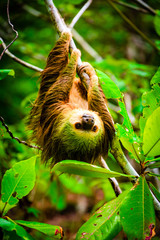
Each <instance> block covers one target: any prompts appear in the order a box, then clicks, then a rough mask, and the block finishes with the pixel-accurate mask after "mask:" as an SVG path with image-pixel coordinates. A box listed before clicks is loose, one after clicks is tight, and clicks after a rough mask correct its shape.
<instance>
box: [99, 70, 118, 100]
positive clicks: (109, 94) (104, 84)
mask: <svg viewBox="0 0 160 240" xmlns="http://www.w3.org/2000/svg"><path fill="white" fill-rule="evenodd" d="M96 73H97V76H98V78H99V81H100V85H101V88H102V90H103V92H104V94H105V96H106V98H121V97H122V94H121V92H120V90H119V88H118V87H117V85H116V84H115V83H114V82H113V80H112V79H110V77H109V76H107V75H106V74H105V73H103V72H101V71H99V70H96Z"/></svg>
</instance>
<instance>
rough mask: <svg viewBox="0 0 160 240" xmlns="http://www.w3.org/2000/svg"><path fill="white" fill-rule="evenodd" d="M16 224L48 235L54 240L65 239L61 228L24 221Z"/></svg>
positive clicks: (18, 221)
mask: <svg viewBox="0 0 160 240" xmlns="http://www.w3.org/2000/svg"><path fill="white" fill-rule="evenodd" d="M15 222H16V223H18V224H20V225H22V226H25V227H28V228H33V229H35V230H38V231H40V232H42V233H44V234H46V235H47V236H50V237H52V239H62V237H63V230H62V228H61V227H59V226H54V225H50V224H47V223H39V222H30V221H23V220H17V221H15Z"/></svg>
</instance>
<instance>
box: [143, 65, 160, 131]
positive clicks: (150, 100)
mask: <svg viewBox="0 0 160 240" xmlns="http://www.w3.org/2000/svg"><path fill="white" fill-rule="evenodd" d="M159 83H160V67H159V69H158V70H157V72H156V73H155V75H154V76H153V78H152V79H151V82H150V84H151V91H149V92H145V93H144V94H143V96H142V105H143V116H142V117H141V118H140V122H139V123H140V130H141V135H143V131H144V127H145V124H146V121H147V119H148V117H149V116H150V115H151V114H152V113H153V111H154V110H155V109H157V108H158V107H160V87H159Z"/></svg>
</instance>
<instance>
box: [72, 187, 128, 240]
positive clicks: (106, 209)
mask: <svg viewBox="0 0 160 240" xmlns="http://www.w3.org/2000/svg"><path fill="white" fill-rule="evenodd" d="M127 193H128V191H126V192H123V193H122V194H120V195H119V196H118V198H116V199H114V200H112V201H110V202H108V203H107V204H105V205H104V206H103V207H101V208H100V209H98V211H96V212H95V213H94V215H93V216H92V217H91V218H90V219H89V220H88V221H87V222H86V223H85V224H84V225H83V226H82V227H81V228H80V229H79V231H78V233H77V236H76V240H79V239H90V240H99V239H101V240H111V239H113V238H114V237H115V236H116V235H117V234H118V233H119V232H120V231H121V229H122V226H121V223H120V216H119V209H120V206H121V205H122V203H123V201H124V199H125V196H126V194H127Z"/></svg>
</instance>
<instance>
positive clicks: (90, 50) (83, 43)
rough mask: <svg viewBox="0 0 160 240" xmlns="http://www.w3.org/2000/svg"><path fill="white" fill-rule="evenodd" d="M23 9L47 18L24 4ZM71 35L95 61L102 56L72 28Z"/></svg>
mask: <svg viewBox="0 0 160 240" xmlns="http://www.w3.org/2000/svg"><path fill="white" fill-rule="evenodd" d="M23 9H24V10H25V11H27V12H29V13H30V14H32V15H33V16H35V17H41V18H42V19H45V20H48V19H49V18H48V16H46V15H43V14H42V13H41V12H39V11H37V10H36V9H34V8H32V7H30V6H28V5H24V6H23ZM71 32H72V35H73V37H74V38H75V40H76V41H77V42H78V43H79V44H80V45H81V47H82V48H83V49H84V50H85V51H86V52H87V53H88V54H89V55H90V56H91V57H93V58H94V59H95V60H96V61H101V60H103V58H102V57H101V56H100V55H99V54H98V53H97V52H96V51H95V49H93V48H92V47H91V46H90V45H89V44H88V43H87V42H86V40H85V39H84V38H83V37H82V36H81V35H80V34H79V33H78V32H77V31H76V30H75V29H74V28H73V29H71Z"/></svg>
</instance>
